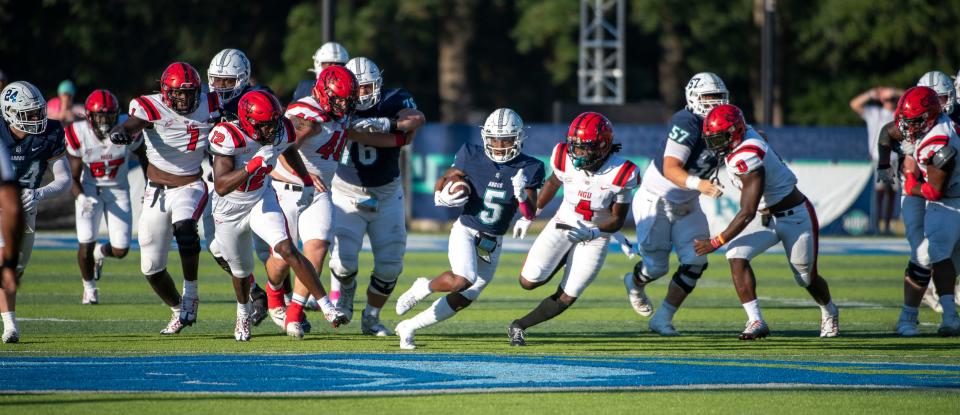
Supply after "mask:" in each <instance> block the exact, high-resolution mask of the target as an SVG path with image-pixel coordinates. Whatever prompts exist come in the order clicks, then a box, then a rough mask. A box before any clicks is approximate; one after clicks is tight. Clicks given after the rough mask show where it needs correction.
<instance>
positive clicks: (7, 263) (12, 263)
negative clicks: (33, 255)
mask: <svg viewBox="0 0 960 415" xmlns="http://www.w3.org/2000/svg"><path fill="white" fill-rule="evenodd" d="M18 256H19V255H18ZM19 260H20V258H16V257H15V258H11V259H4V260H3V265H2V266H3V268H10V269H12V270H14V271H16V269H17V265H19V264H18V262H19Z"/></svg>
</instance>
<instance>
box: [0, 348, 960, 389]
mask: <svg viewBox="0 0 960 415" xmlns="http://www.w3.org/2000/svg"><path fill="white" fill-rule="evenodd" d="M50 373H56V374H57V376H49V374H50ZM91 373H96V374H97V375H96V376H90V374H91ZM797 386H804V387H824V388H825V387H830V388H836V387H849V388H949V389H960V366H957V365H918V364H896V363H823V362H816V363H814V362H790V361H764V360H722V359H678V358H612V357H611V358H597V359H584V358H574V357H559V356H554V357H550V356H530V357H520V356H495V355H454V354H450V355H443V354H380V355H377V354H324V355H306V356H301V355H274V356H258V355H210V356H188V357H171V356H153V357H108V358H81V357H76V358H69V357H68V358H60V357H56V358H54V357H50V358H43V357H22V358H0V393H37V392H55V391H117V392H205V393H267V394H279V395H282V394H289V393H298V394H318V395H338V394H351V395H366V394H401V393H402V394H408V393H452V392H466V391H471V392H503V391H537V390H557V391H563V390H642V389H667V390H685V389H727V388H738V389H749V388H793V387H797Z"/></svg>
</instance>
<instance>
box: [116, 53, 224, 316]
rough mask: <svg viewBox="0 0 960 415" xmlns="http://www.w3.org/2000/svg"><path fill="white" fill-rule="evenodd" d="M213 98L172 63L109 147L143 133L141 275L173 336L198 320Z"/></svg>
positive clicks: (185, 68)
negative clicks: (176, 258)
mask: <svg viewBox="0 0 960 415" xmlns="http://www.w3.org/2000/svg"><path fill="white" fill-rule="evenodd" d="M219 108H220V103H219V99H218V96H217V94H216V93H215V92H209V93H202V92H200V74H199V73H197V70H196V69H193V67H192V66H190V65H189V64H187V63H183V62H174V63H172V64H170V65H169V66H167V69H166V70H164V71H163V75H161V76H160V93H159V94H152V95H143V96H140V97H137V98H134V99H133V100H132V101H130V118H127V119H126V121H124V122H123V123H121V124H118V125H117V126H116V127H114V128H113V130H111V132H110V141H112V142H113V143H114V144H124V145H128V144H131V143H133V137H134V136H135V135H137V134H139V133H140V132H143V133H144V138H143V142H144V144H145V146H146V152H147V161H148V163H149V164H148V165H147V166H146V167H145V168H146V170H147V185H146V188H145V190H144V193H143V209H142V210H141V211H140V212H141V213H140V223H139V228H138V229H139V231H138V232H137V238H138V239H139V241H140V271H141V272H143V275H144V276H145V277H146V279H147V282H149V283H150V286H151V287H152V288H153V290H154V292H156V293H157V295H158V296H159V297H160V298H161V299H162V300H163V302H164V303H166V304H167V306H169V307H170V309H171V310H172V311H173V317H172V318H171V319H170V322H169V323H168V324H167V327H165V328H164V329H163V330H161V331H160V333H161V334H177V333H180V331H181V330H183V328H184V327H185V326H190V325H193V323H194V322H196V321H197V309H198V307H199V305H200V297H199V294H198V292H197V270H198V267H199V265H200V234H199V232H198V231H197V221H198V220H199V219H200V215H201V213H202V212H203V209H204V206H205V205H206V204H207V197H208V194H207V184H206V182H204V181H203V179H202V178H201V177H200V175H201V169H200V164H201V162H203V158H204V154H205V151H206V149H207V145H208V142H207V135H208V134H209V133H210V129H212V128H213V122H212V121H211V120H214V119H218V118H219V116H220V115H219ZM171 239H175V240H176V241H177V248H178V250H179V251H180V262H181V265H182V267H183V296H182V297H181V296H180V293H178V292H177V286H176V284H174V282H173V278H171V277H170V273H169V272H167V253H168V251H169V250H170V242H171Z"/></svg>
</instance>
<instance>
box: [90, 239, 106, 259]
mask: <svg viewBox="0 0 960 415" xmlns="http://www.w3.org/2000/svg"><path fill="white" fill-rule="evenodd" d="M104 257H106V255H104V254H103V244H102V243H100V242H97V243H96V244H94V245H93V259H100V258H104Z"/></svg>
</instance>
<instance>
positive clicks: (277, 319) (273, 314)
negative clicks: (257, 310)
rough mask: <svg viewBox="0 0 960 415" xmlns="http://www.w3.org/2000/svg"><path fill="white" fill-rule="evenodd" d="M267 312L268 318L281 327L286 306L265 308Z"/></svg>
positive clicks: (285, 315)
mask: <svg viewBox="0 0 960 415" xmlns="http://www.w3.org/2000/svg"><path fill="white" fill-rule="evenodd" d="M267 313H268V314H270V319H271V320H273V324H276V325H277V327H280V328H281V329H282V328H283V320H284V319H286V318H287V308H286V307H274V308H271V309H269V310H267Z"/></svg>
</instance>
